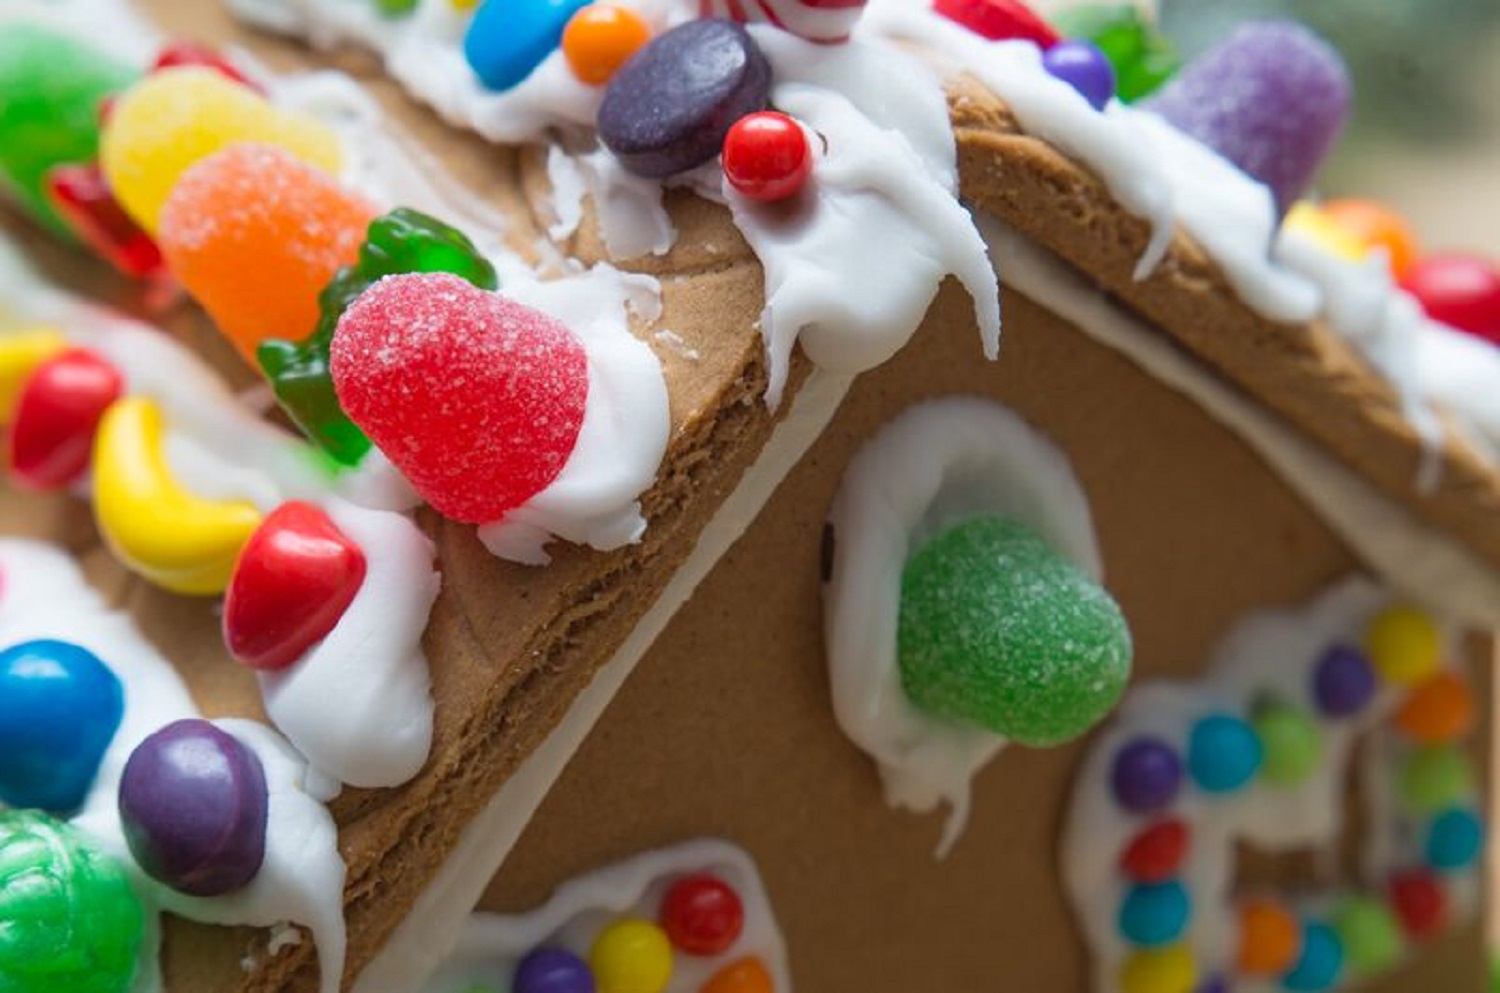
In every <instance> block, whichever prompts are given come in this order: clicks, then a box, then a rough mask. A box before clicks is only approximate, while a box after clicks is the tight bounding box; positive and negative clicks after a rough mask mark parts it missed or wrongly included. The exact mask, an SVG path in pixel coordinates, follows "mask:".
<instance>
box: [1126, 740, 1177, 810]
mask: <svg viewBox="0 0 1500 993" xmlns="http://www.w3.org/2000/svg"><path fill="white" fill-rule="evenodd" d="M1110 784H1111V786H1112V789H1113V793H1114V798H1115V802H1116V803H1118V804H1119V805H1120V806H1121V807H1124V808H1125V809H1126V810H1129V811H1131V812H1133V813H1137V814H1146V813H1153V812H1155V811H1158V810H1161V809H1162V808H1164V807H1166V806H1167V805H1168V804H1170V803H1171V802H1172V801H1173V800H1175V799H1176V798H1177V791H1178V788H1179V787H1180V786H1181V785H1182V759H1181V758H1180V757H1179V756H1178V754H1177V751H1176V749H1174V748H1173V747H1172V746H1171V745H1169V744H1167V743H1166V742H1164V741H1162V740H1161V739H1159V738H1150V737H1142V738H1137V739H1135V740H1134V741H1131V742H1129V743H1128V744H1126V745H1125V747H1123V748H1121V749H1120V750H1119V752H1117V753H1116V754H1115V759H1114V764H1113V768H1112V770H1111V773H1110Z"/></svg>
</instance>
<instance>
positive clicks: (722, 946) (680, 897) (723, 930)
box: [661, 873, 745, 956]
mask: <svg viewBox="0 0 1500 993" xmlns="http://www.w3.org/2000/svg"><path fill="white" fill-rule="evenodd" d="M661 926H662V929H663V930H664V931H666V933H667V938H668V939H670V940H671V942H672V946H673V947H674V948H678V949H680V950H682V951H684V952H686V953H687V954H689V955H700V956H712V955H722V954H723V953H724V952H726V951H728V950H729V948H730V946H731V945H733V944H734V943H735V942H736V941H737V940H739V937H740V932H741V931H743V930H744V927H745V907H744V904H742V903H741V902H740V896H739V894H738V893H736V892H735V891H734V889H733V888H732V887H730V886H729V884H728V883H725V882H724V881H723V880H722V879H719V878H717V877H716V876H712V875H709V874H707V873H699V874H696V875H692V876H685V877H683V878H682V879H679V880H677V881H676V882H674V883H673V884H672V885H671V886H669V887H667V892H666V893H665V894H663V896H662V902H661Z"/></svg>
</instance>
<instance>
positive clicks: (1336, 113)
mask: <svg viewBox="0 0 1500 993" xmlns="http://www.w3.org/2000/svg"><path fill="white" fill-rule="evenodd" d="M1350 92H1351V86H1350V82H1349V70H1348V67H1347V66H1346V65H1345V64H1344V60H1343V59H1342V58H1341V57H1340V56H1339V54H1338V52H1336V51H1334V50H1333V48H1332V47H1330V46H1329V45H1328V43H1327V42H1325V41H1324V40H1323V39H1321V38H1319V37H1318V36H1317V35H1315V34H1313V33H1312V32H1311V31H1309V30H1307V29H1306V28H1304V27H1302V26H1301V25H1299V24H1294V23H1292V22H1290V21H1261V22H1256V23H1252V24H1247V25H1245V26H1244V27H1241V28H1240V29H1239V30H1237V31H1235V32H1234V33H1233V34H1231V35H1230V36H1229V37H1228V38H1227V39H1225V40H1224V41H1223V42H1222V43H1221V44H1219V45H1218V46H1217V47H1215V48H1212V49H1210V50H1209V51H1207V52H1205V53H1203V54H1202V55H1200V56H1199V57H1198V58H1196V59H1194V60H1193V61H1192V63H1190V64H1189V65H1188V66H1186V67H1185V68H1184V69H1183V70H1182V71H1181V72H1180V73H1178V74H1177V76H1176V78H1175V79H1173V80H1172V81H1171V82H1170V83H1168V84H1167V85H1166V86H1165V87H1163V88H1162V89H1161V91H1160V92H1158V93H1157V94H1156V95H1155V96H1153V97H1152V98H1151V99H1150V100H1149V101H1147V102H1146V103H1145V104H1143V106H1145V107H1146V108H1147V109H1149V110H1151V111H1154V112H1155V113H1157V114H1159V115H1161V116H1162V117H1164V118H1166V119H1167V120H1168V121H1170V122H1171V123H1172V125H1173V126H1174V127H1176V128H1177V129H1178V130H1179V131H1182V132H1185V133H1186V134H1189V135H1191V136H1192V137H1194V138H1196V139H1198V140H1199V141H1200V142H1202V143H1203V144H1205V145H1207V146H1208V147H1209V148H1212V149H1213V150H1214V151H1216V152H1218V153H1219V154H1220V155H1222V156H1223V157H1224V158H1226V159H1228V160H1229V161H1230V162H1232V163H1234V164H1235V165H1236V166H1238V167H1239V168H1240V169H1241V170H1242V171H1244V172H1245V173H1247V174H1248V175H1250V176H1251V177H1253V178H1254V179H1257V180H1259V181H1260V182H1262V183H1264V184H1266V185H1267V186H1268V187H1270V188H1271V193H1272V195H1273V196H1274V197H1275V198H1276V205H1277V207H1278V209H1279V210H1280V211H1281V212H1282V213H1285V212H1286V210H1287V208H1289V207H1290V206H1291V205H1292V203H1294V202H1295V201H1296V200H1297V199H1298V198H1299V197H1301V196H1302V194H1303V193H1304V192H1305V191H1306V190H1307V188H1308V186H1309V185H1311V183H1312V179H1313V175H1314V174H1315V173H1316V172H1317V171H1318V167H1319V166H1320V165H1321V164H1322V162H1323V159H1324V157H1325V156H1327V154H1328V153H1329V151H1330V150H1332V148H1333V143H1334V141H1335V140H1336V139H1337V138H1338V135H1339V132H1340V131H1341V130H1342V129H1343V126H1344V120H1345V118H1346V117H1347V116H1348V113H1349V98H1350Z"/></svg>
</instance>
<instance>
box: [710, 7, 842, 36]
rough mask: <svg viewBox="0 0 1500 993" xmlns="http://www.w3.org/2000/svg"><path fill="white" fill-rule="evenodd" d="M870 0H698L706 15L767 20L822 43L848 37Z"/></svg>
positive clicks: (768, 22) (769, 22)
mask: <svg viewBox="0 0 1500 993" xmlns="http://www.w3.org/2000/svg"><path fill="white" fill-rule="evenodd" d="M866 2H867V0H754V2H752V3H745V2H743V0H698V10H699V12H700V13H701V15H702V16H703V17H722V18H728V19H729V20H733V21H742V22H745V23H753V22H757V21H760V22H764V23H766V24H773V25H775V26H776V27H778V28H781V29H782V30H783V31H790V32H791V33H792V34H795V35H797V36H798V37H799V38H804V39H806V40H808V41H815V42H818V43H819V44H825V45H826V44H837V43H839V42H843V41H847V40H848V38H849V33H850V32H851V31H853V30H854V26H855V25H856V24H858V23H859V18H860V15H862V14H863V13H864V11H865V4H866Z"/></svg>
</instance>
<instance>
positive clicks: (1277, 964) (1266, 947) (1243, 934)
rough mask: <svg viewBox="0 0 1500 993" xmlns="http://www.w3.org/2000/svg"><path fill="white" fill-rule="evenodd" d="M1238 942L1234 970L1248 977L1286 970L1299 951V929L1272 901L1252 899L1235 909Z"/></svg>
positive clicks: (1300, 932) (1283, 910) (1291, 964)
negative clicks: (1237, 924) (1238, 935)
mask: <svg viewBox="0 0 1500 993" xmlns="http://www.w3.org/2000/svg"><path fill="white" fill-rule="evenodd" d="M1239 924H1240V940H1239V949H1238V951H1237V952H1236V953H1235V968H1237V969H1238V970H1239V971H1240V972H1242V973H1245V974H1246V975H1250V976H1274V975H1279V974H1280V973H1283V972H1285V971H1287V970H1288V969H1290V968H1291V967H1292V966H1293V965H1295V964H1296V962H1297V957H1298V955H1299V954H1300V953H1301V951H1302V925H1301V924H1299V923H1298V922H1297V918H1295V917H1293V916H1292V915H1291V913H1289V912H1288V911H1287V909H1286V908H1285V907H1283V906H1282V905H1281V904H1279V903H1277V902H1275V901H1273V900H1265V899H1259V898H1252V899H1247V900H1244V901H1243V902H1241V903H1240V906H1239Z"/></svg>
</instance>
